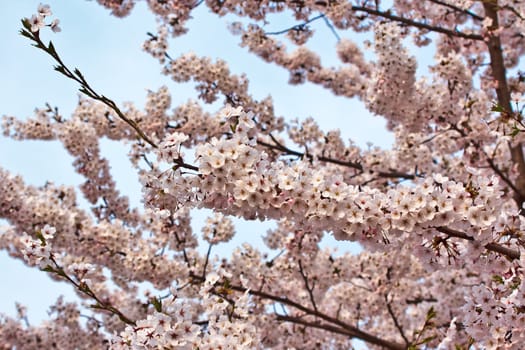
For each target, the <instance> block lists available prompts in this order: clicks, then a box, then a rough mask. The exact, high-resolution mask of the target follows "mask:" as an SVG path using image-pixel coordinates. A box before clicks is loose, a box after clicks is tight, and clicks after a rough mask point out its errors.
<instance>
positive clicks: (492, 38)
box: [483, 0, 525, 208]
mask: <svg viewBox="0 0 525 350" xmlns="http://www.w3.org/2000/svg"><path fill="white" fill-rule="evenodd" d="M483 8H484V9H485V15H486V16H487V17H488V18H490V19H491V20H492V24H491V26H490V27H489V28H488V30H489V34H488V38H487V40H486V43H487V47H488V50H489V55H490V67H491V69H492V77H493V78H494V80H495V81H496V82H497V86H496V95H497V97H498V104H499V105H500V107H501V108H503V111H504V112H503V117H504V118H505V119H507V118H508V117H509V116H512V115H513V111H512V104H511V98H510V89H509V86H508V82H507V72H506V69H505V63H504V59H503V49H502V45H501V40H500V38H499V35H497V34H496V33H495V31H496V30H498V28H499V20H498V9H499V7H498V1H497V0H492V1H483ZM509 148H510V154H511V158H512V162H513V163H514V164H515V165H517V167H518V173H519V175H518V178H517V179H516V187H517V188H518V192H515V196H514V200H515V201H516V203H517V204H518V208H522V206H523V203H524V202H525V196H524V195H523V194H525V158H524V155H523V148H522V144H521V143H518V144H517V145H512V144H509Z"/></svg>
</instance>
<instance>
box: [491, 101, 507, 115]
mask: <svg viewBox="0 0 525 350" xmlns="http://www.w3.org/2000/svg"><path fill="white" fill-rule="evenodd" d="M490 111H491V112H499V113H503V112H505V108H503V106H502V105H500V104H499V103H496V104H494V105H492V108H491V109H490Z"/></svg>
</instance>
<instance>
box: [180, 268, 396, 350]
mask: <svg viewBox="0 0 525 350" xmlns="http://www.w3.org/2000/svg"><path fill="white" fill-rule="evenodd" d="M190 277H191V278H192V279H193V280H194V281H196V282H198V283H202V282H204V280H203V279H202V277H201V276H197V275H195V274H193V273H190ZM228 288H229V289H231V290H235V291H237V292H241V293H245V292H248V293H249V294H250V295H253V296H256V297H259V298H263V299H268V300H272V301H275V302H277V303H281V304H284V305H287V306H290V307H293V308H295V309H297V310H299V311H302V312H304V313H306V314H307V315H311V316H316V317H318V318H320V319H322V320H324V321H326V322H328V323H331V324H334V325H336V326H338V327H339V328H340V329H341V330H343V331H344V332H345V335H348V336H351V337H353V338H357V339H361V340H363V341H365V342H368V343H370V344H374V345H378V346H382V347H384V348H386V349H390V350H406V346H405V345H402V344H399V343H396V342H393V341H389V340H385V339H382V338H379V337H376V336H375V335H372V334H370V333H367V332H364V331H362V330H360V329H358V328H357V327H354V326H351V325H349V324H346V323H344V322H342V321H340V320H338V319H336V318H333V317H331V316H328V315H326V314H324V313H322V312H319V311H315V310H313V309H310V308H308V307H306V306H303V305H301V304H299V303H297V302H295V301H293V300H290V299H288V298H287V297H280V296H276V295H272V294H269V293H266V292H263V291H256V290H251V289H247V288H244V287H242V286H237V285H231V284H230V285H228ZM282 317H284V316H282ZM332 327H333V326H332ZM338 327H336V328H338ZM317 328H318V327H317ZM325 329H327V328H325Z"/></svg>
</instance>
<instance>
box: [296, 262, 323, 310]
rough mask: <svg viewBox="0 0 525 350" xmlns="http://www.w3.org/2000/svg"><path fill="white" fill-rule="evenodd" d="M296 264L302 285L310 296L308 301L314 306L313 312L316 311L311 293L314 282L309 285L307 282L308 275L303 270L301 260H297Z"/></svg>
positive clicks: (315, 304)
mask: <svg viewBox="0 0 525 350" xmlns="http://www.w3.org/2000/svg"><path fill="white" fill-rule="evenodd" d="M298 264H299V273H300V274H301V277H302V278H303V281H304V287H305V288H306V291H307V292H308V296H309V297H310V302H311V303H312V307H313V308H314V310H315V312H318V311H319V310H318V309H317V303H316V302H315V298H314V293H313V291H314V288H315V284H314V285H312V286H310V283H309V282H308V276H307V275H306V273H305V272H304V269H303V264H302V262H301V260H299V261H298Z"/></svg>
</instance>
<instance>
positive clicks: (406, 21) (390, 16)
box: [352, 6, 483, 41]
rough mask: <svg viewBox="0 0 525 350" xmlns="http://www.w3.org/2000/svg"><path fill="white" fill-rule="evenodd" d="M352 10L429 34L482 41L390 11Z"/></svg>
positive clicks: (353, 7)
mask: <svg viewBox="0 0 525 350" xmlns="http://www.w3.org/2000/svg"><path fill="white" fill-rule="evenodd" d="M352 10H354V11H360V12H366V13H368V14H370V15H374V16H378V17H383V18H387V19H389V20H392V21H395V22H399V23H403V24H406V25H407V26H409V27H415V28H419V29H426V30H428V31H431V32H437V33H441V34H445V35H448V36H453V37H457V38H463V39H469V40H480V41H481V40H483V37H482V36H481V35H478V34H466V33H463V32H460V31H457V30H451V29H447V28H441V27H436V26H432V25H430V24H426V23H421V22H417V21H414V20H411V19H408V18H405V17H400V16H396V15H393V14H392V13H391V12H390V11H380V10H376V9H371V8H368V7H363V6H352Z"/></svg>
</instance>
